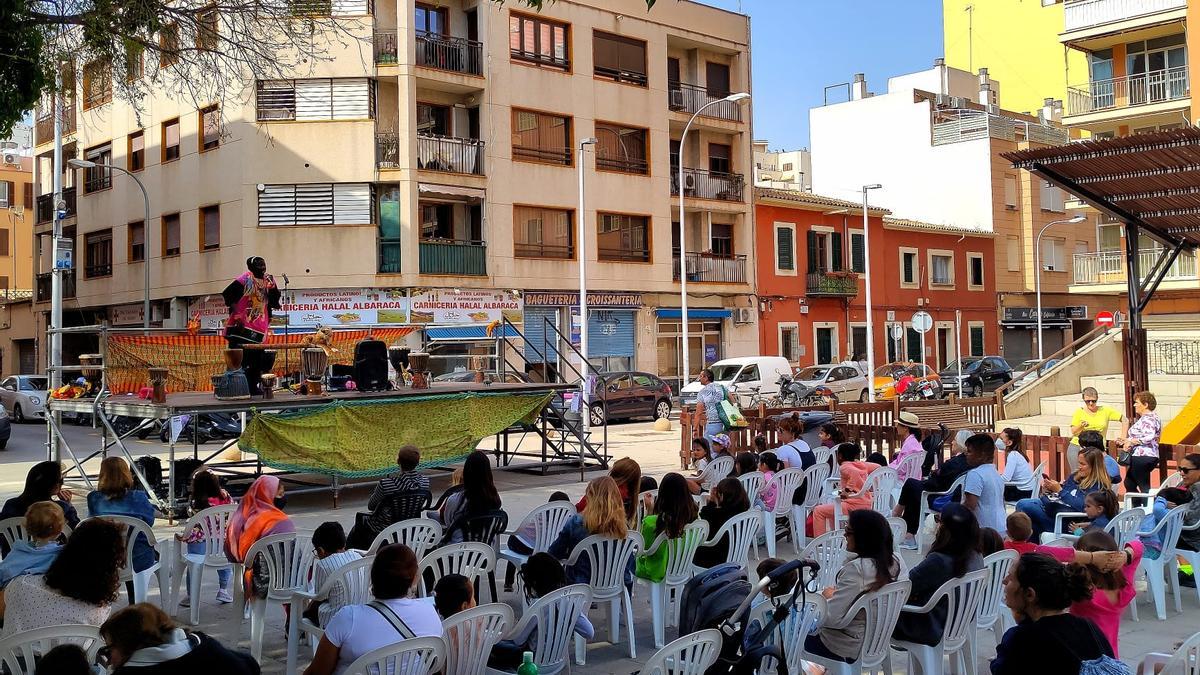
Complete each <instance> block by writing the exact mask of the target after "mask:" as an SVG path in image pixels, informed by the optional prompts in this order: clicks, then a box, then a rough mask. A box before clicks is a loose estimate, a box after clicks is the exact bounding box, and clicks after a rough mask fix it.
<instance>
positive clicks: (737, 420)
mask: <svg viewBox="0 0 1200 675" xmlns="http://www.w3.org/2000/svg"><path fill="white" fill-rule="evenodd" d="M717 418H718V419H720V420H721V424H723V425H724V426H725V430H726V431H728V430H729V429H736V428H739V427H746V426H749V422H747V421H746V418H745V417H744V416H743V415H742V411H741V410H738V408H737V406H735V405H734V404H732V403H730V402H729V392H728V391H727V390H726V389H725V387H724V386H722V387H721V402H720V403H718V404H717Z"/></svg>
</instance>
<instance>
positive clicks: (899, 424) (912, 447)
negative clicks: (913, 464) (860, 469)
mask: <svg viewBox="0 0 1200 675" xmlns="http://www.w3.org/2000/svg"><path fill="white" fill-rule="evenodd" d="M919 424H920V420H919V419H918V418H917V416H916V415H915V414H913V413H911V412H908V411H907V410H904V411H901V412H900V414H899V415H898V416H897V417H896V440H898V441H900V451H899V452H897V453H896V454H895V455H894V456H893V457H892V461H891V463H890V464H888V466H890V467H892V468H893V469H895V470H896V476H897V477H898V478H899V479H900V482H901V483H903V482H904V481H906V480H908V479H909V478H916V479H917V480H921V478H922V476H921V468H920V466H918V467H917V470H916V471H915V472H913V473H909V468H908V466H907V465H905V464H904V463H903V462H904V460H906V459H908V458H909V457H912V456H913V455H921V456H924V455H925V446H923V445H921V429H920V428H919V427H918V425H919ZM868 459H869V458H868Z"/></svg>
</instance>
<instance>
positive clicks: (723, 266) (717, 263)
mask: <svg viewBox="0 0 1200 675" xmlns="http://www.w3.org/2000/svg"><path fill="white" fill-rule="evenodd" d="M685 255H686V260H687V263H686V265H687V275H688V278H687V280H688V283H691V282H693V281H704V282H712V283H722V284H744V283H746V256H744V255H731V256H716V255H710V254H709V255H706V254H703V253H687V254H685ZM671 269H672V270H673V272H672V274H673V276H674V279H675V281H679V251H675V256H674V258H673V259H672V268H671Z"/></svg>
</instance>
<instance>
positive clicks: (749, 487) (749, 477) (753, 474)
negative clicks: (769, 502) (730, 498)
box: [737, 471, 766, 506]
mask: <svg viewBox="0 0 1200 675" xmlns="http://www.w3.org/2000/svg"><path fill="white" fill-rule="evenodd" d="M737 479H738V482H739V483H741V484H742V489H743V490H745V491H746V498H747V499H748V500H749V501H750V504H751V505H752V506H753V505H754V500H755V499H757V498H758V493H759V492H761V491H762V487H763V483H764V482H765V481H766V479H765V478H764V477H763V473H762V472H761V471H747V472H746V473H744V474H742V475H740V476H738V477H737Z"/></svg>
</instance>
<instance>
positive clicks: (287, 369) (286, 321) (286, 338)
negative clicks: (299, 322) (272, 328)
mask: <svg viewBox="0 0 1200 675" xmlns="http://www.w3.org/2000/svg"><path fill="white" fill-rule="evenodd" d="M282 276H283V301H284V302H288V301H289V298H288V287H289V286H290V285H291V283H292V282H291V280H290V279H288V275H286V274H284V275H282ZM291 327H292V313H291V312H284V313H283V342H284V344H287V345H290V344H291V340H290V334H291ZM291 354H292V350H291V349H290V348H285V349H284V350H283V373H284V376H285V377H286V378H288V389H289V391H290V390H291V377H292V368H291V365H290V362H291V358H290V357H291Z"/></svg>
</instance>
